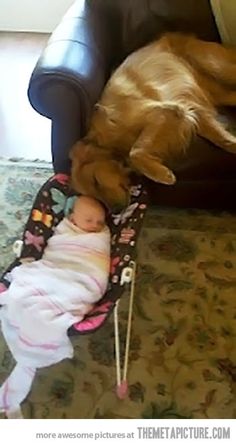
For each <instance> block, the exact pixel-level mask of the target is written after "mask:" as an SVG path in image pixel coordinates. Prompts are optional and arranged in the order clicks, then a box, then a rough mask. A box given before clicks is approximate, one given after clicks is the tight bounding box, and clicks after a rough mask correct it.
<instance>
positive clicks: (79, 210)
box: [69, 195, 106, 232]
mask: <svg viewBox="0 0 236 446" xmlns="http://www.w3.org/2000/svg"><path fill="white" fill-rule="evenodd" d="M105 217H106V216H105V209H104V207H103V206H102V205H101V204H100V203H99V201H97V200H95V199H94V198H91V197H88V196H85V195H83V196H81V197H78V198H76V199H75V202H74V207H73V211H72V213H71V214H70V216H69V220H70V221H71V222H72V223H73V224H74V225H75V226H77V227H78V228H80V229H82V230H83V231H85V232H100V231H102V230H103V229H104V227H105Z"/></svg>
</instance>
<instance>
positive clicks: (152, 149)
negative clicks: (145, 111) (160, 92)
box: [130, 103, 193, 184]
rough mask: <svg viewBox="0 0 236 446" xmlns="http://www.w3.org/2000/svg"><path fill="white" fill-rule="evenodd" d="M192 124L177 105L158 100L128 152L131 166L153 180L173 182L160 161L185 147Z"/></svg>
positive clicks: (172, 175)
mask: <svg viewBox="0 0 236 446" xmlns="http://www.w3.org/2000/svg"><path fill="white" fill-rule="evenodd" d="M192 125H193V124H192V123H191V122H190V121H188V119H186V116H185V114H184V111H183V109H182V108H181V107H179V106H178V105H175V104H172V103H160V104H159V105H157V107H156V108H155V109H154V110H153V111H152V112H151V113H149V115H148V116H147V117H146V125H144V127H143V130H142V132H141V133H140V135H139V137H138V139H137V140H136V142H135V144H134V145H133V147H132V149H131V151H130V162H131V165H132V166H133V167H134V168H135V169H136V170H138V171H139V172H141V173H142V174H143V175H145V176H146V177H148V178H150V179H151V180H153V181H156V182H159V183H163V184H174V183H175V181H176V179H175V176H174V174H173V172H172V171H171V170H170V169H168V167H166V166H165V165H164V164H163V160H166V159H167V158H168V155H171V152H172V153H173V152H176V151H180V150H183V149H184V148H185V146H186V145H187V144H188V143H189V141H190V135H191V127H192Z"/></svg>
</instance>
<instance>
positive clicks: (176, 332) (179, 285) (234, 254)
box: [0, 160, 236, 419]
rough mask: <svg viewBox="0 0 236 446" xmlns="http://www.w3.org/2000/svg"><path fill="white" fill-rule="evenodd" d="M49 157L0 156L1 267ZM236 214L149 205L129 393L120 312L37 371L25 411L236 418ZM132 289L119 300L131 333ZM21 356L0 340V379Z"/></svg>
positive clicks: (52, 414) (56, 414) (92, 415)
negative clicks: (120, 388)
mask: <svg viewBox="0 0 236 446" xmlns="http://www.w3.org/2000/svg"><path fill="white" fill-rule="evenodd" d="M51 173H52V170H51V166H50V165H48V164H45V163H25V162H22V161H15V162H10V161H1V160H0V252H1V254H0V270H1V272H2V271H3V270H4V268H5V267H6V266H7V265H8V264H9V263H10V262H11V261H12V260H13V258H14V255H13V253H12V244H13V242H14V241H15V240H16V239H17V238H19V237H20V235H21V233H22V230H23V227H24V224H25V222H26V219H27V216H28V213H29V211H30V208H31V205H32V202H33V199H34V197H35V195H36V193H37V190H38V189H39V187H40V186H41V185H42V183H43V182H44V181H45V180H46V179H48V177H49V176H50V175H51ZM235 266H236V216H234V215H232V214H230V213H227V212H224V213H219V212H211V213H210V212H206V211H199V210H193V209H189V210H181V209H179V210H177V209H168V208H158V207H156V208H154V207H152V208H150V209H149V211H148V212H147V217H146V220H145V222H144V228H143V231H142V234H141V237H140V240H139V245H138V274H137V280H136V291H135V303H134V307H135V308H134V317H133V327H132V338H131V352H130V361H129V368H128V378H129V392H128V395H127V398H126V399H124V400H119V399H118V398H117V396H116V393H115V380H116V379H115V378H116V376H115V362H114V332H113V319H112V316H111V317H110V319H109V320H108V321H107V323H106V324H105V325H104V326H103V327H102V328H100V329H99V330H98V331H97V332H95V333H93V334H91V335H84V336H76V337H74V338H73V344H74V349H75V355H74V358H73V359H72V360H65V361H63V362H61V363H60V364H57V365H55V366H52V367H49V368H47V369H42V370H39V371H38V373H37V378H36V379H35V382H34V385H33V388H32V391H31V393H30V394H29V396H28V398H27V400H26V401H25V402H24V404H23V414H24V417H25V418H51V419H53V418H54V419H55V418H80V419H82V418H119V419H120V418H125V419H127V418H236V342H235V341H236V269H235ZM127 311H128V291H127V292H126V293H125V295H124V297H123V298H122V300H121V306H120V316H121V338H122V339H124V334H125V330H126V320H127ZM13 366H14V363H13V359H12V356H11V354H10V352H9V351H8V350H7V347H6V345H5V343H4V341H3V339H2V338H1V340H0V383H2V382H3V381H4V379H5V378H6V376H7V375H8V374H9V372H10V370H11V369H12V368H13Z"/></svg>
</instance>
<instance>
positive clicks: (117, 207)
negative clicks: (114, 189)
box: [112, 203, 125, 214]
mask: <svg viewBox="0 0 236 446" xmlns="http://www.w3.org/2000/svg"><path fill="white" fill-rule="evenodd" d="M124 208H125V205H124V204H121V203H117V204H115V205H114V206H112V212H113V213H114V214H119V213H120V212H122V211H123V210H124Z"/></svg>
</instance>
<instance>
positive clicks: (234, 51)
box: [185, 39, 236, 86]
mask: <svg viewBox="0 0 236 446" xmlns="http://www.w3.org/2000/svg"><path fill="white" fill-rule="evenodd" d="M185 56H186V58H187V59H188V60H189V61H190V62H191V64H192V65H193V66H195V67H196V68H198V69H200V70H202V71H203V72H205V73H207V74H208V76H211V77H214V78H215V79H216V80H217V81H218V82H222V83H223V84H225V85H228V86H236V47H235V48H233V47H232V48H227V47H225V46H223V45H221V44H219V43H216V42H205V41H203V40H198V39H191V40H190V41H189V44H188V45H187V46H186V47H185Z"/></svg>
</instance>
